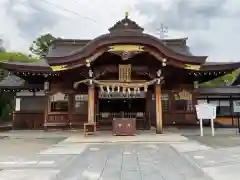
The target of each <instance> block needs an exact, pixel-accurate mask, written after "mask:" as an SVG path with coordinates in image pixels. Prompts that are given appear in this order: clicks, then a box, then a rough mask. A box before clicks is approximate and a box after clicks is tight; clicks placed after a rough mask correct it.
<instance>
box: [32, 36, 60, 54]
mask: <svg viewBox="0 0 240 180" xmlns="http://www.w3.org/2000/svg"><path fill="white" fill-rule="evenodd" d="M55 39H56V38H55V37H54V36H52V35H51V34H49V33H48V34H45V35H42V36H40V37H38V38H37V39H36V40H35V41H33V43H32V45H31V47H30V48H29V50H30V51H31V52H32V53H33V54H34V55H36V56H38V57H39V58H44V57H46V55H47V53H48V49H49V46H50V45H51V43H52V41H53V40H55Z"/></svg>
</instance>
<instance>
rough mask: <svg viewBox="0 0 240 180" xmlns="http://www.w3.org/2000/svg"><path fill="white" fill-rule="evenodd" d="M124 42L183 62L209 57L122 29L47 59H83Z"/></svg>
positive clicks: (57, 61)
mask: <svg viewBox="0 0 240 180" xmlns="http://www.w3.org/2000/svg"><path fill="white" fill-rule="evenodd" d="M122 44H130V45H141V46H144V47H147V48H148V49H149V48H153V49H154V50H155V51H157V52H158V53H159V54H161V55H162V56H164V58H167V59H168V58H169V59H174V60H178V61H181V62H183V63H184V62H186V63H193V64H203V63H205V61H206V59H207V56H192V55H183V54H180V53H177V52H175V51H173V50H172V49H170V48H169V47H167V46H166V45H164V42H163V41H162V40H160V39H158V38H156V37H154V36H152V35H149V34H144V33H135V32H131V31H121V32H115V33H108V34H105V35H101V36H99V37H97V38H95V39H93V40H92V41H90V42H89V43H87V44H86V45H85V46H83V48H81V49H79V50H76V51H74V52H72V53H71V54H68V55H65V56H60V57H47V60H48V63H49V64H50V65H60V64H67V63H71V62H74V61H82V60H86V59H87V58H89V57H90V56H92V55H93V54H95V53H97V51H98V50H99V49H104V50H105V51H107V50H108V47H109V46H112V45H122Z"/></svg>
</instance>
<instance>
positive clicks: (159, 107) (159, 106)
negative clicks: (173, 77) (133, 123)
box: [155, 84, 163, 134]
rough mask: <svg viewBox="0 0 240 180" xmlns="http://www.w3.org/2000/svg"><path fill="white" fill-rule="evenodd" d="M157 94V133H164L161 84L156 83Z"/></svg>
mask: <svg viewBox="0 0 240 180" xmlns="http://www.w3.org/2000/svg"><path fill="white" fill-rule="evenodd" d="M155 94H156V133H157V134H162V133H163V123H162V100H161V85H160V84H156V85H155Z"/></svg>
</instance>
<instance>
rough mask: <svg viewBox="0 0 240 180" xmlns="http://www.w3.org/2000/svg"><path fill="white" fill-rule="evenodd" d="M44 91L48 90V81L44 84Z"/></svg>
mask: <svg viewBox="0 0 240 180" xmlns="http://www.w3.org/2000/svg"><path fill="white" fill-rule="evenodd" d="M44 90H45V91H47V90H49V82H48V81H45V82H44Z"/></svg>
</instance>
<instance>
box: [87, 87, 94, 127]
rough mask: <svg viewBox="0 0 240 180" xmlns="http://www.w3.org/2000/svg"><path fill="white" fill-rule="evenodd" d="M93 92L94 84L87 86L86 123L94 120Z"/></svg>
mask: <svg viewBox="0 0 240 180" xmlns="http://www.w3.org/2000/svg"><path fill="white" fill-rule="evenodd" d="M94 109H95V92H94V86H93V85H89V86H88V123H93V122H95V110H94Z"/></svg>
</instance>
